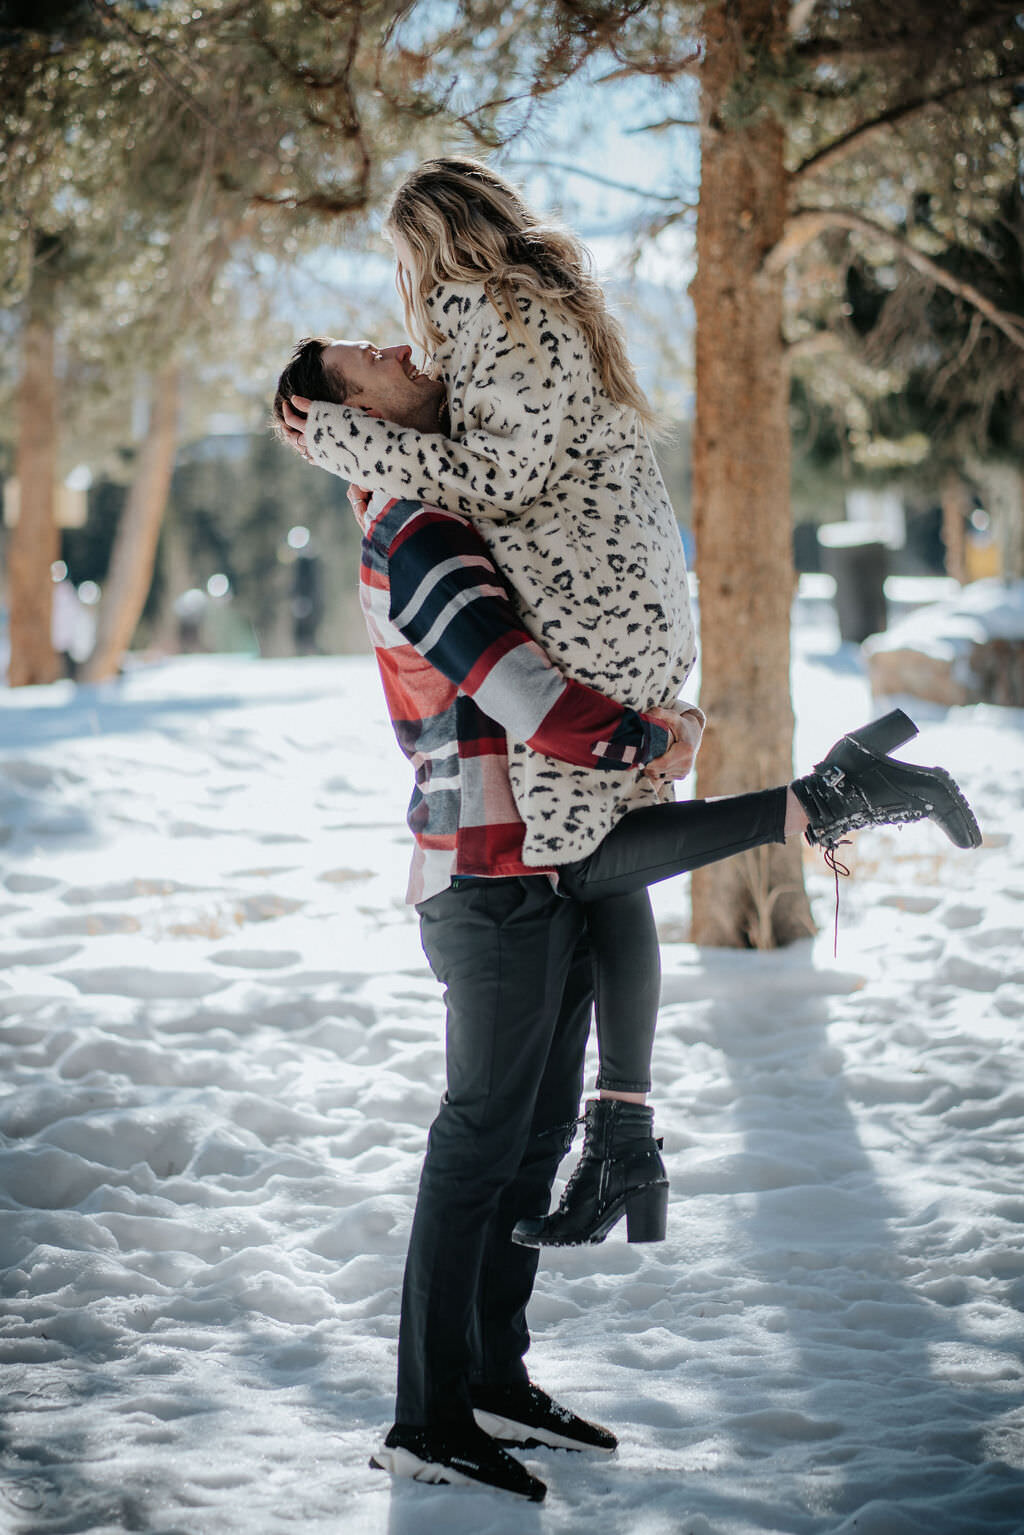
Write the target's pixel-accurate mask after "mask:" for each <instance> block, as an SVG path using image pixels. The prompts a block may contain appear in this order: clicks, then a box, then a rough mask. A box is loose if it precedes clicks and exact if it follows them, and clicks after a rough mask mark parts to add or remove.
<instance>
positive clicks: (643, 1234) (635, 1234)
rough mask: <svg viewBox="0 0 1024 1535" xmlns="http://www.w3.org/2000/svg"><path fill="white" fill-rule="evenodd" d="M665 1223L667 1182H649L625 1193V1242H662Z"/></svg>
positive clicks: (666, 1219)
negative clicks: (642, 1186) (640, 1187)
mask: <svg viewBox="0 0 1024 1535" xmlns="http://www.w3.org/2000/svg"><path fill="white" fill-rule="evenodd" d="M667 1223H668V1184H667V1183H649V1184H648V1185H647V1187H646V1188H642V1189H637V1190H636V1191H635V1192H634V1193H632V1194H627V1196H626V1241H627V1242H664V1240H665V1228H666V1225H667Z"/></svg>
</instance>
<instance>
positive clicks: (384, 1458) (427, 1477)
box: [370, 1449, 547, 1503]
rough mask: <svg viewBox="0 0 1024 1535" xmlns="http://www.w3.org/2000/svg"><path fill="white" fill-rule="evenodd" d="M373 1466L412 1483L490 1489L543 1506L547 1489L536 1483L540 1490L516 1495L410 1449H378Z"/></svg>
mask: <svg viewBox="0 0 1024 1535" xmlns="http://www.w3.org/2000/svg"><path fill="white" fill-rule="evenodd" d="M370 1465H371V1466H372V1467H373V1469H374V1471H389V1472H390V1473H391V1475H392V1476H399V1477H403V1478H405V1479H407V1480H409V1481H413V1482H429V1483H431V1485H432V1486H435V1487H439V1486H448V1485H451V1486H458V1487H490V1488H492V1489H493V1490H494V1491H495V1492H508V1493H511V1495H512V1497H514V1498H526V1500H527V1501H528V1502H530V1503H543V1501H544V1495H545V1493H546V1492H547V1488H546V1487H545V1486H544V1483H543V1482H539V1481H538V1482H537V1483H536V1487H537V1488H539V1489H540V1491H536V1490H534V1491H529V1492H516V1491H515V1489H514V1488H512V1487H501V1486H499V1485H498V1484H497V1483H495V1482H488V1481H485V1480H484V1478H483V1477H479V1476H469V1475H468V1474H467V1473H466V1472H464V1471H456V1470H455V1468H454V1466H445V1465H441V1464H439V1463H438V1462H437V1461H430V1460H420V1458H419V1456H418V1455H414V1454H413V1452H412V1451H411V1450H400V1449H399V1450H389V1449H382V1450H377V1451H376V1452H375V1453H374V1454H373V1455H371V1456H370Z"/></svg>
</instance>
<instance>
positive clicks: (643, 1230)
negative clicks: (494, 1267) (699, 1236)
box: [512, 1182, 668, 1247]
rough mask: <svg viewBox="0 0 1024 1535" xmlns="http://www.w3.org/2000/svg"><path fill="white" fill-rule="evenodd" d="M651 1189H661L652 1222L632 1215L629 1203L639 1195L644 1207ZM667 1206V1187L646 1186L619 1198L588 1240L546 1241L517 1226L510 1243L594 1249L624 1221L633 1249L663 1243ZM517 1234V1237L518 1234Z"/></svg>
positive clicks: (525, 1245)
mask: <svg viewBox="0 0 1024 1535" xmlns="http://www.w3.org/2000/svg"><path fill="white" fill-rule="evenodd" d="M652 1189H664V1190H665V1195H664V1200H663V1201H662V1200H661V1199H659V1200H658V1201H657V1203H658V1207H659V1208H658V1210H657V1211H656V1212H655V1213H654V1215H653V1218H652V1217H651V1215H650V1214H649V1213H648V1212H647V1211H646V1210H645V1211H644V1213H642V1214H639V1213H638V1214H633V1213H632V1212H631V1211H630V1208H629V1206H630V1202H631V1201H632V1200H633V1199H635V1198H636V1196H637V1195H638V1194H639V1195H641V1196H646V1198H645V1199H643V1200H642V1204H643V1205H646V1204H647V1203H648V1201H649V1200H650V1193H649V1191H650V1190H652ZM667 1205H668V1183H667V1182H666V1183H645V1184H643V1185H642V1187H640V1188H638V1189H630V1191H629V1193H628V1194H620V1195H619V1198H618V1199H616V1200H615V1201H614V1202H613V1203H612V1204H611V1205H609V1207H608V1209H607V1210H606V1211H605V1213H604V1217H603V1219H602V1220H601V1223H600V1225H598V1226H595V1227H594V1229H593V1231H592V1232H591V1233H590V1235H589V1236H586V1237H571V1238H569V1239H566V1240H563V1239H562V1238H559V1237H547V1236H544V1234H543V1232H521V1231H520V1229H519V1227H518V1226H516V1227H515V1228H514V1229H513V1232H512V1240H513V1242H515V1243H516V1244H517V1246H519V1247H596V1246H597V1244H598V1243H599V1242H603V1241H604V1239H605V1237H606V1236H607V1235H608V1233H609V1231H611V1229H612V1227H613V1226H614V1225H615V1223H616V1222H617V1221H620V1220H621V1219H622V1217H623V1216H625V1217H626V1229H627V1236H626V1240H627V1242H630V1243H632V1244H633V1245H634V1246H635V1245H636V1244H637V1243H644V1242H664V1240H665V1227H666V1210H667ZM517 1233H518V1234H517Z"/></svg>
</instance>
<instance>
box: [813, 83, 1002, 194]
mask: <svg viewBox="0 0 1024 1535" xmlns="http://www.w3.org/2000/svg"><path fill="white" fill-rule="evenodd" d="M1021 83H1024V73H1017V74H1012V75H990V76H988V77H987V78H986V79H983V80H968V81H966V82H962V83H961V84H959V85H951V86H948V87H947V88H946V89H945V90H940V91H929V92H927V93H923V94H922V95H920V96H915V97H912V98H911V99H910V100H909V101H901V102H899V103H898V104H897V105H896V106H894V107H889V108H887V110H886V111H884V112H880V113H879V114H878V116H877V117H872V118H869V119H867V120H866V121H865V122H861V123H857V124H856V125H855V126H854V127H852V128H850V129H848V130H847V132H846V133H842V134H840V135H839V137H838V138H835V139H833V140H832V142H831V143H830V144H825V145H823V146H822V148H821V149H816V150H815V152H814V154H812V155H808V157H807V159H806V160H803V161H801V163H800V164H799V165H798V166H797V167H796V168H795V169H794V170H793V172H792V173H791V174H792V176H793V179H794V180H799V179H801V178H803V177H804V176H812V175H815V174H817V173H818V172H819V171H824V170H830V169H831V167H832V165H833V164H834V163H835V161H836V160H841V159H842V158H843V156H844V155H846V154H848V153H849V151H850V150H851V149H855V148H856V147H857V145H858V144H859V143H860V141H861V140H862V139H864V138H867V137H869V136H870V135H872V134H875V133H879V132H881V130H882V129H883V128H891V127H892V126H893V124H894V123H898V122H902V121H903V119H904V118H907V117H911V116H913V115H914V113H915V112H921V111H924V110H925V109H926V108H928V107H932V106H938V104H939V103H940V102H942V101H948V100H949V99H950V97H952V96H960V95H962V94H963V93H964V92H965V91H976V90H982V89H984V88H985V87H987V86H1000V85H1020V84H1021Z"/></svg>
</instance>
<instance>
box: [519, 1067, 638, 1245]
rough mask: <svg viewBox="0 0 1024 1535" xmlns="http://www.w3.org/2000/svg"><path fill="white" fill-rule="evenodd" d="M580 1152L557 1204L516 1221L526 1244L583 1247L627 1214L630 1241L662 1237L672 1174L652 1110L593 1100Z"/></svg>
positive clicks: (601, 1237) (602, 1236)
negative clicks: (668, 1171) (548, 1210)
mask: <svg viewBox="0 0 1024 1535" xmlns="http://www.w3.org/2000/svg"><path fill="white" fill-rule="evenodd" d="M583 1123H584V1126H585V1129H584V1133H583V1151H582V1154H581V1156H580V1160H579V1162H578V1163H577V1165H576V1168H575V1169H574V1171H573V1174H572V1177H571V1178H570V1179H569V1182H568V1183H567V1184H566V1187H565V1193H564V1194H563V1195H562V1198H561V1201H560V1203H559V1206H558V1209H557V1210H555V1211H553V1212H552V1213H551V1214H550V1215H545V1216H543V1217H541V1218H540V1219H524V1220H521V1221H518V1222H517V1223H516V1226H515V1228H514V1230H513V1232H512V1240H513V1242H518V1243H519V1245H520V1246H521V1247H579V1246H582V1245H583V1244H584V1243H588V1242H603V1241H604V1239H605V1237H606V1236H607V1235H608V1233H609V1231H610V1230H611V1229H612V1227H613V1226H614V1225H615V1222H616V1221H617V1220H619V1219H620V1218H621V1217H622V1216H623V1215H624V1216H625V1217H626V1240H627V1241H628V1242H663V1241H664V1240H665V1223H666V1218H667V1214H668V1178H667V1177H666V1175H665V1164H664V1162H663V1161H662V1160H661V1142H660V1141H656V1140H655V1139H654V1133H653V1132H654V1112H653V1110H652V1109H650V1108H648V1107H647V1105H646V1104H643V1103H623V1102H622V1101H621V1100H620V1099H618V1098H592V1099H590V1101H589V1102H588V1103H587V1109H586V1113H585V1115H584V1120H583Z"/></svg>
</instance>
